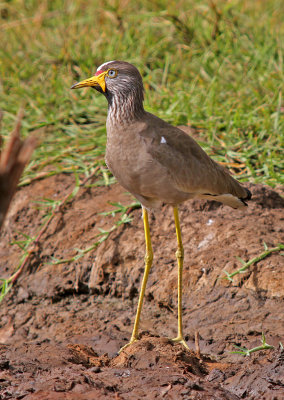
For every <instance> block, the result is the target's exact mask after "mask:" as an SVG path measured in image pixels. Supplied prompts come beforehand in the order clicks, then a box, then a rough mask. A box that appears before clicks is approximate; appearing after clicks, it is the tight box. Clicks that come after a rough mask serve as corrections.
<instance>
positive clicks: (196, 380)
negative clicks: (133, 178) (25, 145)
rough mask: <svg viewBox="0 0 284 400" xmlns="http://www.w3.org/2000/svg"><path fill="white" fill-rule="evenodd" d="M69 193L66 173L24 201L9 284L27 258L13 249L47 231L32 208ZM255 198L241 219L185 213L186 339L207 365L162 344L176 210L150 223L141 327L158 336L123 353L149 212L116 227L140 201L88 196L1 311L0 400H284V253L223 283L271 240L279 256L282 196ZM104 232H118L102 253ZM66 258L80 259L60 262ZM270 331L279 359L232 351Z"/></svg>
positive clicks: (118, 191)
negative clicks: (150, 257)
mask: <svg viewBox="0 0 284 400" xmlns="http://www.w3.org/2000/svg"><path fill="white" fill-rule="evenodd" d="M74 185H75V183H74V181H73V179H72V177H71V176H69V175H59V176H54V177H50V178H48V179H45V180H43V181H38V182H35V183H33V184H32V185H30V186H28V187H26V188H22V189H20V190H19V191H18V193H17V194H16V197H15V199H14V202H13V204H12V207H11V209H10V212H9V215H8V218H7V221H6V225H5V229H4V230H3V232H2V233H1V242H0V276H1V277H8V276H10V275H11V273H12V272H13V270H14V268H15V267H16V266H17V265H19V260H20V257H21V256H22V254H23V251H22V250H21V249H19V247H18V246H16V245H14V246H10V245H9V243H10V242H12V241H18V242H19V241H21V240H24V239H25V236H24V235H23V234H22V233H24V234H25V235H28V236H30V237H36V236H37V234H38V232H39V231H40V229H41V226H42V223H43V218H44V216H45V214H46V209H40V208H38V205H37V204H36V203H32V202H34V201H35V200H40V199H43V198H51V199H53V200H58V199H62V198H64V196H66V195H67V194H68V193H70V191H72V189H73V187H74ZM249 189H250V190H251V191H252V193H253V200H252V201H251V202H250V203H249V207H248V208H247V209H246V211H245V212H243V211H238V210H231V209H229V208H228V207H224V206H222V205H220V204H218V203H214V202H206V201H197V200H194V201H189V202H187V203H184V204H183V205H182V206H181V207H180V220H181V228H182V232H183V243H184V248H185V268H184V299H183V307H184V332H185V334H186V335H187V336H186V340H187V342H188V344H189V346H190V348H192V350H194V348H195V346H194V334H195V331H198V332H199V335H200V349H201V353H202V354H203V356H204V357H203V359H202V360H199V359H198V358H196V356H195V355H194V354H193V353H185V352H184V351H183V349H182V348H180V346H179V345H172V344H171V342H169V341H168V340H167V339H162V338H158V337H154V336H153V335H157V334H158V335H160V336H162V337H174V336H176V331H177V311H176V306H177V267H176V259H175V251H176V238H175V228H174V221H173V215H172V210H171V208H169V207H163V208H162V209H161V210H160V211H159V212H156V213H155V214H151V221H150V229H151V234H152V242H153V250H154V263H153V268H152V271H151V274H150V278H149V283H148V287H147V291H146V300H145V304H144V308H143V312H142V318H141V331H147V332H150V334H148V335H143V337H142V340H141V341H140V342H138V343H135V344H134V345H133V346H131V347H130V348H127V349H126V351H125V352H123V353H121V354H120V355H119V356H117V351H118V349H119V348H120V347H121V346H123V345H124V344H125V343H127V341H128V340H129V338H130V335H131V330H132V323H133V320H134V315H135V311H136V305H137V296H138V290H139V286H140V281H141V277H142V274H143V259H144V233H143V224H142V220H141V210H139V209H135V210H133V211H132V212H131V213H130V216H131V217H132V218H133V220H132V222H131V223H126V224H125V223H120V224H118V225H115V224H116V222H117V221H119V219H120V217H121V215H120V214H119V213H114V214H113V215H111V214H109V215H102V214H101V213H102V212H105V211H111V210H114V209H115V207H116V206H113V205H111V204H109V203H108V202H109V201H112V202H118V201H119V202H120V203H122V204H123V205H128V204H130V203H131V202H132V201H133V199H132V197H131V196H129V195H128V194H126V193H125V191H124V190H123V189H122V188H121V187H120V186H119V185H112V186H110V187H97V188H94V187H92V188H88V189H85V188H81V189H80V191H79V193H78V194H77V196H76V197H75V198H74V199H73V200H72V201H71V202H69V203H68V204H67V205H65V206H64V207H62V208H61V209H60V210H59V211H58V212H57V213H56V214H55V215H54V218H53V219H52V221H51V223H50V225H49V226H48V229H47V230H46V231H45V232H44V234H43V235H42V236H41V238H40V240H39V242H38V244H37V246H36V248H35V249H34V251H33V253H32V254H31V258H30V262H29V264H28V266H27V268H25V270H24V271H23V273H22V275H21V276H20V278H19V280H18V282H17V284H16V285H15V286H14V288H13V289H12V290H11V291H10V293H9V294H8V295H7V296H6V297H5V299H4V301H3V302H2V304H1V310H0V315H1V326H0V343H2V345H1V360H0V385H1V389H0V396H2V397H0V398H2V399H14V398H25V399H94V398H98V399H104V398H106V399H110V398H113V399H136V398H137V399H139V398H149V399H152V398H161V399H180V398H181V399H209V398H210V399H211V398H212V399H238V398H247V399H257V400H260V399H281V398H284V383H283V378H282V377H283V376H284V366H283V352H281V350H279V342H282V343H283V334H284V328H283V317H284V315H283V314H284V310H283V298H284V290H283V287H284V276H283V268H282V265H283V262H282V259H283V258H282V256H281V252H280V251H277V250H276V251H273V252H271V253H270V254H268V255H265V256H264V257H263V259H262V260H260V261H258V262H255V263H252V265H250V266H249V267H248V268H247V270H246V272H245V273H242V274H237V275H236V276H234V278H233V282H232V283H231V282H229V281H228V280H225V279H222V278H224V277H225V273H224V271H225V270H226V271H227V272H228V273H232V272H233V271H235V270H236V269H238V268H240V267H241V266H242V264H241V263H240V261H239V260H238V259H237V257H240V258H242V259H243V260H244V261H246V262H247V261H249V260H252V259H253V258H255V257H258V256H259V255H261V254H262V253H264V251H265V249H264V243H265V244H266V246H267V248H268V249H271V248H275V247H277V245H278V244H279V243H280V242H281V241H282V242H283V207H284V201H283V199H282V197H281V196H280V194H281V190H273V189H271V188H269V187H266V186H261V185H249ZM113 227H115V228H113ZM101 229H104V231H108V232H110V233H109V234H108V238H107V239H106V240H105V241H103V242H102V243H100V244H99V243H97V241H98V240H99V238H100V237H101V236H98V235H99V234H101ZM94 243H97V244H96V245H94ZM22 247H23V246H22ZM88 248H92V250H90V251H86V249H88ZM78 249H80V250H84V251H85V252H82V251H81V252H80V251H78ZM78 255H79V256H80V257H77V256H78ZM63 258H64V259H72V260H70V262H66V263H62V264H56V263H55V261H56V260H57V259H63ZM262 332H264V333H265V336H266V340H267V343H269V344H270V345H273V346H275V350H270V351H266V352H265V351H260V352H256V353H253V354H252V355H251V357H250V358H249V357H246V358H244V357H243V356H241V355H236V354H231V351H232V350H234V345H240V346H242V347H244V346H245V347H247V348H252V347H255V346H259V345H260V340H261V333H262ZM149 335H150V336H149ZM208 355H210V358H208ZM167 367H168V368H167ZM155 396H156V397H155ZM281 396H282V397H281Z"/></svg>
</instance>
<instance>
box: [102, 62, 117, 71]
mask: <svg viewBox="0 0 284 400" xmlns="http://www.w3.org/2000/svg"><path fill="white" fill-rule="evenodd" d="M114 61H116V60H112V61H107V62H105V63H103V64H102V65H100V66H99V67H98V68H97V71H99V70H100V69H102V68H103V67H104V66H105V65H107V64H109V63H112V62H114Z"/></svg>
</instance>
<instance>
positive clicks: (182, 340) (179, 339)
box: [170, 336, 190, 350]
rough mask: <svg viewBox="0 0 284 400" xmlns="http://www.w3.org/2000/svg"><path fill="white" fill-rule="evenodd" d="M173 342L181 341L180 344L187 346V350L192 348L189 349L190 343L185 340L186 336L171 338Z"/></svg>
mask: <svg viewBox="0 0 284 400" xmlns="http://www.w3.org/2000/svg"><path fill="white" fill-rule="evenodd" d="M170 340H171V341H172V342H174V343H180V344H182V345H183V346H184V347H185V348H186V350H190V349H189V347H188V345H187V344H186V342H185V340H184V338H183V337H182V336H178V337H176V338H174V339H170Z"/></svg>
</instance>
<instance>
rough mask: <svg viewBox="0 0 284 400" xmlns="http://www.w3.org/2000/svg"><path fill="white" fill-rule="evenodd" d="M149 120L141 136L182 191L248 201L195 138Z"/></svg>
mask: <svg viewBox="0 0 284 400" xmlns="http://www.w3.org/2000/svg"><path fill="white" fill-rule="evenodd" d="M146 118H147V124H146V126H147V128H146V129H145V130H143V131H142V132H141V133H140V135H141V136H142V137H143V138H144V139H145V142H146V146H147V151H148V152H149V153H150V155H151V156H152V157H153V158H154V159H155V160H156V161H158V162H159V163H160V164H161V165H163V166H164V167H165V168H166V169H167V171H168V173H169V176H170V177H171V180H172V182H173V183H174V185H175V186H176V188H177V189H178V190H181V191H183V192H187V193H195V194H196V195H205V197H206V195H211V196H212V195H213V196H218V195H227V194H229V195H232V196H235V197H237V198H239V199H246V198H248V191H247V189H245V188H244V187H242V186H241V185H240V184H239V183H238V182H237V181H236V180H235V179H234V178H233V177H232V176H231V175H230V174H229V172H228V171H227V170H226V169H225V168H223V167H222V166H221V165H219V164H217V163H216V162H215V161H213V160H212V159H211V158H210V157H209V156H208V155H207V154H206V153H205V152H204V151H203V150H202V148H201V147H200V146H199V145H198V144H197V143H196V142H195V140H194V139H192V138H191V137H190V136H188V135H187V134H186V133H184V132H183V131H182V130H180V129H178V128H176V127H173V126H172V125H169V124H167V123H166V122H165V121H163V120H161V119H159V118H157V117H156V116H154V115H152V114H149V113H148V114H147V117H146ZM200 197H202V196H200ZM220 201H222V200H220Z"/></svg>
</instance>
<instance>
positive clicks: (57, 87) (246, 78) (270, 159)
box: [0, 0, 284, 186]
mask: <svg viewBox="0 0 284 400" xmlns="http://www.w3.org/2000/svg"><path fill="white" fill-rule="evenodd" d="M215 3H216V5H217V6H216V7H214V4H215ZM215 3H213V1H205V0H203V1H193V0H180V1H177V2H170V3H169V2H168V1H163V0H157V1H155V2H154V4H153V1H147V0H144V1H142V0H136V1H134V0H124V1H117V0H114V1H105V2H101V1H92V2H90V1H86V0H77V1H74V0H72V1H71V0H65V1H62V0H54V1H47V0H46V1H42V2H38V1H35V0H25V1H24V0H10V1H8V0H7V1H5V2H4V1H2V2H1V3H0V31H1V43H0V60H1V61H0V77H1V78H0V79H1V80H0V108H1V109H2V110H3V111H4V119H3V124H2V134H3V135H4V137H6V136H7V135H8V133H9V132H10V131H11V129H12V127H13V124H14V121H15V116H16V114H17V111H18V109H19V107H20V106H21V105H22V104H24V106H25V112H26V114H25V119H24V122H23V129H22V131H23V135H24V136H25V135H28V134H34V135H35V136H38V138H39V146H38V148H37V150H36V151H35V153H34V155H33V159H32V161H31V163H30V165H29V167H28V168H27V170H26V172H25V174H24V176H23V180H22V184H28V183H29V182H30V181H31V180H33V179H37V178H38V177H41V176H45V175H46V174H54V173H60V172H61V171H64V172H70V173H73V172H74V171H76V172H77V173H79V174H80V173H81V174H84V175H88V174H89V173H90V171H91V170H92V169H93V168H94V167H95V166H97V165H103V154H104V147H105V140H106V138H105V127H104V123H105V117H106V113H107V106H106V102H105V99H104V97H103V96H101V95H99V94H98V93H96V92H95V91H93V90H90V89H89V90H84V91H80V92H79V91H78V92H74V91H70V90H69V88H70V86H71V85H72V84H73V83H74V82H75V81H77V80H79V79H82V78H86V77H89V76H90V75H91V74H93V72H94V70H95V69H96V67H97V66H98V65H99V64H101V63H102V62H104V61H106V60H113V59H122V60H127V61H130V62H132V63H134V64H135V65H136V66H137V67H138V68H139V69H140V71H141V73H142V75H143V78H144V82H145V88H146V101H145V107H146V109H148V110H149V111H151V112H153V113H155V114H157V115H158V116H160V117H161V118H164V119H166V120H167V121H168V122H170V123H173V124H186V123H190V124H193V125H195V126H197V127H198V128H199V129H200V131H201V133H200V135H201V138H202V141H203V142H205V143H206V145H205V150H206V151H207V152H208V153H209V154H210V155H211V156H213V157H214V158H215V159H216V160H219V161H221V162H224V163H227V164H228V165H233V166H234V168H233V169H232V171H233V173H235V174H236V176H237V177H238V179H240V180H242V181H246V180H250V181H252V182H262V183H267V184H269V185H271V186H275V185H277V184H279V183H281V179H282V180H283V175H281V169H283V156H282V155H281V145H282V146H283V125H284V117H283V114H284V111H283V109H284V106H283V96H284V94H283V93H282V89H283V47H284V25H283V18H284V9H283V1H282V0H267V1H256V0H250V1H247V0H246V1H237V0H231V1H217V0H215ZM282 182H283V181H282Z"/></svg>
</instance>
